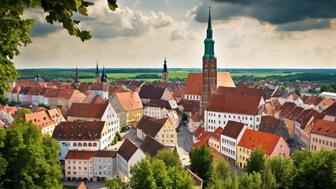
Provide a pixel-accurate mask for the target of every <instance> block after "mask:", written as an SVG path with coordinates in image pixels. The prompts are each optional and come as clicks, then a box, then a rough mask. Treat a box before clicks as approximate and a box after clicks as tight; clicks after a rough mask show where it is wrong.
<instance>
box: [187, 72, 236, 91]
mask: <svg viewBox="0 0 336 189" xmlns="http://www.w3.org/2000/svg"><path fill="white" fill-rule="evenodd" d="M218 86H224V87H235V84H234V82H233V80H232V77H231V74H230V72H217V87H218ZM202 91H203V77H202V73H189V74H188V78H187V82H186V88H185V94H192V95H201V94H202Z"/></svg>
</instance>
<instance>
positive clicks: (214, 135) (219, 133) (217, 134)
mask: <svg viewBox="0 0 336 189" xmlns="http://www.w3.org/2000/svg"><path fill="white" fill-rule="evenodd" d="M223 130H224V129H223V128H222V127H218V128H217V129H216V130H215V131H214V132H213V133H211V137H213V138H215V139H216V140H218V141H220V136H221V134H222V132H223Z"/></svg>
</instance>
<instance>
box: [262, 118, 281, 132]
mask: <svg viewBox="0 0 336 189" xmlns="http://www.w3.org/2000/svg"><path fill="white" fill-rule="evenodd" d="M279 124H280V120H279V119H276V118H275V117H273V116H262V117H261V121H260V125H259V131H263V132H266V133H275V130H276V129H277V128H278V126H279Z"/></svg>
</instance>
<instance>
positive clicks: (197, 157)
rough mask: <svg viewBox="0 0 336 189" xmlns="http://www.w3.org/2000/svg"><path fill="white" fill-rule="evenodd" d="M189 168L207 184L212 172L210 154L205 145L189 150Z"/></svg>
mask: <svg viewBox="0 0 336 189" xmlns="http://www.w3.org/2000/svg"><path fill="white" fill-rule="evenodd" d="M189 155H190V161H191V165H190V167H191V170H192V171H193V172H194V173H196V174H197V175H198V176H200V177H201V178H202V179H203V180H204V185H205V186H207V185H208V183H210V181H211V177H212V173H213V165H212V155H211V152H210V150H209V149H208V148H207V147H206V146H202V147H201V148H199V149H192V150H191V151H190V154H189Z"/></svg>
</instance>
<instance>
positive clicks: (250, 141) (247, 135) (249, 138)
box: [238, 129, 280, 155]
mask: <svg viewBox="0 0 336 189" xmlns="http://www.w3.org/2000/svg"><path fill="white" fill-rule="evenodd" d="M279 140H280V136H277V135H274V134H269V133H265V132H261V131H254V130H251V129H246V130H245V132H244V134H243V136H242V138H241V139H240V142H239V144H238V146H240V147H243V148H247V149H250V150H255V149H257V148H262V149H263V150H264V152H265V154H267V155H271V154H272V152H273V151H274V148H275V147H276V145H277V144H278V142H279Z"/></svg>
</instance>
